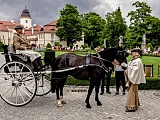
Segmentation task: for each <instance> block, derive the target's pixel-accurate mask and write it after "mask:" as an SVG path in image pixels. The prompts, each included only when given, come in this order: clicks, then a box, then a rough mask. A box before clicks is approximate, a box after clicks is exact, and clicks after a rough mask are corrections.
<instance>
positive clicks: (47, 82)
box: [35, 66, 51, 96]
mask: <svg viewBox="0 0 160 120" xmlns="http://www.w3.org/2000/svg"><path fill="white" fill-rule="evenodd" d="M42 69H44V70H45V71H51V67H50V66H44V68H42ZM44 70H42V72H40V71H39V72H40V74H37V75H36V74H35V75H36V80H37V92H36V95H37V96H43V95H46V94H48V93H49V92H50V91H51V73H50V74H46V73H43V71H44Z"/></svg>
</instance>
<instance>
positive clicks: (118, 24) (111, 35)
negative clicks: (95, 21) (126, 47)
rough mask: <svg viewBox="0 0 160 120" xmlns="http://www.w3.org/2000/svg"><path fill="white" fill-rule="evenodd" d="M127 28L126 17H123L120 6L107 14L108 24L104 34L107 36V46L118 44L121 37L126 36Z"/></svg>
mask: <svg viewBox="0 0 160 120" xmlns="http://www.w3.org/2000/svg"><path fill="white" fill-rule="evenodd" d="M126 30H127V25H126V21H125V19H124V18H123V17H122V13H121V10H120V7H118V9H117V10H115V11H113V12H111V13H110V12H108V13H107V14H106V25H105V29H104V31H103V36H104V37H105V38H106V45H107V46H106V47H114V46H117V45H118V42H119V37H120V36H121V35H122V36H124V35H125V33H126Z"/></svg>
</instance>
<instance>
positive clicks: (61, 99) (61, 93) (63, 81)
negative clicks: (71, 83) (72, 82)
mask: <svg viewBox="0 0 160 120" xmlns="http://www.w3.org/2000/svg"><path fill="white" fill-rule="evenodd" d="M65 82H66V79H63V80H62V84H61V85H60V101H61V103H62V104H66V101H65V99H64V98H63V88H64V83H65Z"/></svg>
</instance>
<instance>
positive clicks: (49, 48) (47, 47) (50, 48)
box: [46, 43, 53, 51]
mask: <svg viewBox="0 0 160 120" xmlns="http://www.w3.org/2000/svg"><path fill="white" fill-rule="evenodd" d="M46 51H53V50H52V46H51V44H50V43H48V44H47V45H46Z"/></svg>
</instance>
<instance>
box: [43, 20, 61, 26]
mask: <svg viewBox="0 0 160 120" xmlns="http://www.w3.org/2000/svg"><path fill="white" fill-rule="evenodd" d="M57 21H58V20H55V21H53V22H51V23H49V24H46V25H44V26H56V23H57Z"/></svg>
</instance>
